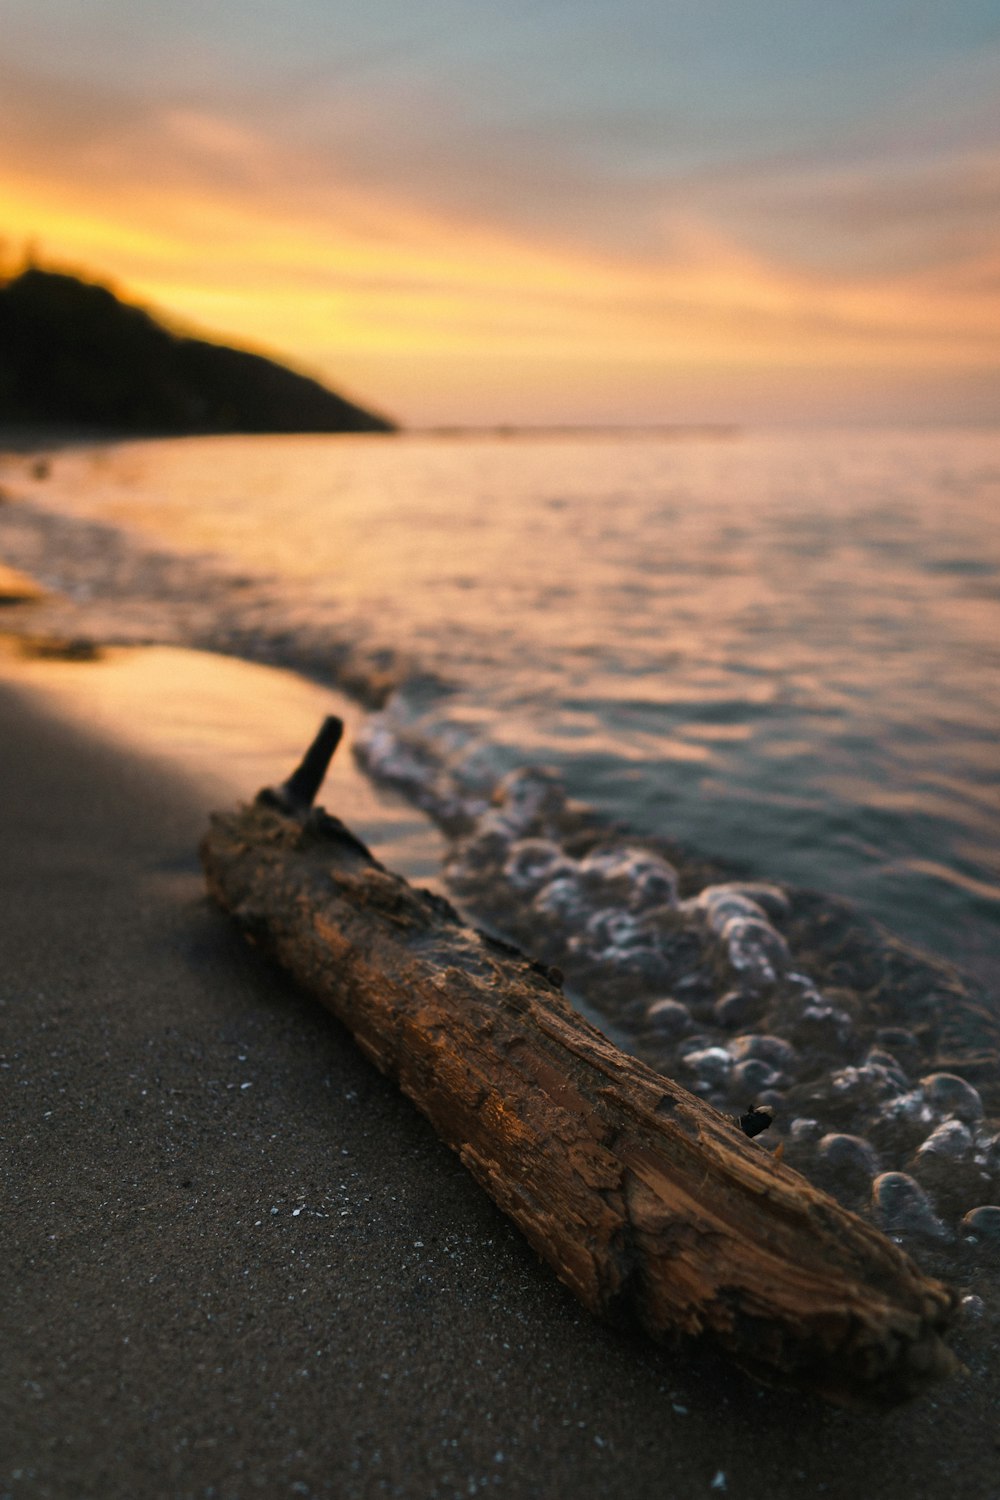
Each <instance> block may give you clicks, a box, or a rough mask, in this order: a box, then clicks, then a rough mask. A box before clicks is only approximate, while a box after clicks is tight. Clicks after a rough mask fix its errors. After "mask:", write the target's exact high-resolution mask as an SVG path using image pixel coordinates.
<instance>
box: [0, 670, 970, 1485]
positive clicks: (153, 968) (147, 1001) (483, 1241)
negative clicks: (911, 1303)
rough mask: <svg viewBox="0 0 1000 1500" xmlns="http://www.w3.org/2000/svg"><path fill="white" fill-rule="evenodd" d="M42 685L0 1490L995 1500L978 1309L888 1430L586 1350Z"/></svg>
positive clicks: (11, 735) (128, 769) (14, 817)
mask: <svg viewBox="0 0 1000 1500" xmlns="http://www.w3.org/2000/svg"><path fill="white" fill-rule="evenodd" d="M177 655H178V656H184V655H185V654H184V653H177ZM196 665H198V666H199V667H200V666H203V663H197V664H196ZM50 666H56V667H59V668H65V666H66V664H65V663H46V662H39V663H36V664H34V665H33V667H32V669H31V670H32V672H33V673H34V674H35V680H28V678H27V677H25V675H24V674H23V673H21V672H20V671H19V670H17V671H15V672H14V673H13V674H12V672H11V669H10V665H9V663H8V664H7V666H6V668H5V667H4V664H3V663H2V662H0V712H2V714H3V720H4V724H5V733H4V735H3V736H2V741H0V785H2V786H3V787H4V789H5V795H4V796H3V798H2V800H0V833H2V835H3V837H2V839H0V851H2V852H0V880H2V884H3V894H4V902H5V911H6V922H5V935H4V948H5V953H4V961H3V965H2V974H3V991H4V995H3V998H4V1000H5V1002H6V1003H5V1006H4V1008H3V1011H2V1014H3V1016H4V1028H5V1031H6V1033H7V1036H6V1051H7V1058H8V1060H9V1061H10V1063H11V1067H10V1070H9V1071H8V1072H7V1074H6V1076H7V1078H8V1080H9V1083H10V1085H11V1086H10V1088H9V1095H10V1098H11V1101H12V1107H11V1111H10V1115H11V1126H10V1141H11V1145H12V1148H13V1149H12V1152H11V1158H12V1159H11V1162H10V1165H9V1166H8V1168H7V1172H8V1173H9V1175H8V1180H7V1184H6V1186H7V1190H8V1200H9V1202H10V1204H11V1211H10V1213H9V1215H8V1217H7V1220H6V1226H5V1229H4V1237H5V1243H4V1254H5V1260H6V1263H7V1264H8V1265H9V1266H11V1267H12V1268H13V1274H12V1284H13V1289H14V1295H13V1297H11V1298H8V1312H7V1315H6V1317H7V1319H8V1326H7V1328H6V1335H5V1344H6V1348H7V1350H8V1351H9V1355H8V1363H9V1367H10V1374H11V1377H12V1379H11V1381H10V1383H9V1387H8V1389H9V1390H10V1392H11V1393H12V1400H11V1402H10V1404H9V1406H8V1409H7V1413H6V1416H5V1420H4V1427H5V1429H6V1432H7V1434H8V1437H7V1438H6V1440H5V1447H6V1449H7V1455H8V1456H7V1457H5V1458H4V1459H3V1461H2V1462H3V1465H4V1471H3V1478H2V1480H0V1494H2V1495H7V1494H9V1495H11V1496H12V1497H16V1496H21V1495H31V1496H38V1497H41V1496H46V1497H60V1500H61V1497H63V1496H65V1497H67V1500H69V1497H70V1496H79V1495H95V1496H97V1495H100V1496H101V1497H102V1500H104V1497H107V1500H117V1497H118V1496H119V1495H120V1496H122V1497H123V1500H124V1496H126V1495H128V1496H134V1495H145V1494H149V1495H154V1494H169V1495H171V1496H177V1497H187V1496H191V1497H194V1496H196V1495H198V1496H203V1495H208V1494H212V1495H214V1496H218V1497H234V1500H235V1497H242V1496H243V1495H249V1494H252V1493H260V1492H263V1493H269V1494H270V1493H273V1494H283V1493H293V1494H306V1495H331V1496H332V1495H337V1496H350V1497H353V1496H358V1497H361V1496H368V1495H376V1494H388V1495H398V1496H406V1497H414V1500H417V1497H425V1496H426V1497H431V1496H452V1495H455V1496H458V1495H467V1494H470V1493H481V1492H483V1491H484V1490H486V1491H488V1492H496V1493H497V1494H503V1495H509V1496H516V1497H521V1496H523V1497H525V1500H527V1497H529V1496H539V1495H541V1496H548V1495H552V1496H553V1497H554V1496H556V1495H558V1494H564V1493H566V1492H567V1490H570V1489H572V1490H573V1491H575V1492H577V1493H578V1494H579V1495H580V1497H581V1500H590V1497H594V1500H596V1497H598V1496H604V1495H607V1494H609V1493H631V1494H634V1495H636V1496H639V1497H645V1496H649V1497H650V1500H652V1497H653V1496H660V1495H662V1494H663V1493H664V1490H665V1489H666V1490H667V1492H670V1491H671V1490H673V1491H675V1492H677V1493H685V1494H688V1493H689V1494H693V1495H697V1494H705V1495H709V1494H712V1493H718V1492H720V1491H721V1490H722V1488H723V1486H724V1488H725V1491H726V1492H727V1493H729V1494H731V1495H734V1496H749V1497H753V1500H763V1497H764V1496H765V1495H768V1496H771V1497H774V1496H784V1495H788V1496H794V1495H807V1494H812V1493H815V1492H816V1491H817V1490H818V1489H819V1488H820V1486H823V1487H824V1489H823V1492H824V1493H825V1494H826V1495H828V1496H830V1497H831V1500H837V1497H841V1496H842V1497H843V1500H848V1497H850V1500H853V1497H854V1496H855V1495H856V1493H857V1492H858V1491H859V1489H860V1488H861V1487H863V1486H867V1487H872V1486H874V1487H875V1488H877V1489H878V1491H879V1492H880V1493H882V1494H885V1495H886V1496H889V1497H892V1500H903V1497H904V1496H905V1497H906V1500H910V1497H911V1496H912V1495H913V1494H914V1493H920V1494H924V1495H929V1496H933V1497H938V1496H940V1497H941V1500H944V1497H945V1496H948V1497H949V1500H950V1497H952V1496H956V1497H959V1500H987V1497H989V1496H993V1495H995V1493H996V1485H995V1474H996V1464H997V1453H998V1450H997V1448H996V1439H995V1432H996V1430H997V1426H998V1415H1000V1413H998V1400H1000V1398H998V1395H997V1387H996V1378H995V1377H996V1368H997V1366H996V1358H997V1356H996V1353H995V1347H992V1346H991V1345H992V1335H991V1334H990V1333H989V1331H988V1325H990V1324H992V1321H993V1318H994V1314H993V1311H992V1309H990V1308H988V1309H987V1310H986V1312H985V1313H984V1315H983V1318H984V1319H985V1322H984V1321H982V1320H981V1321H980V1322H978V1323H977V1322H976V1321H975V1320H973V1322H971V1323H969V1324H967V1325H966V1326H965V1327H964V1328H960V1329H959V1330H958V1332H957V1335H956V1338H955V1339H954V1340H953V1343H954V1345H955V1347H956V1348H957V1349H958V1351H959V1353H960V1356H961V1357H962V1358H963V1359H964V1361H965V1363H966V1365H967V1367H968V1370H967V1373H965V1374H961V1375H959V1376H957V1377H956V1378H954V1379H953V1380H951V1381H949V1382H947V1383H946V1384H944V1385H942V1386H941V1387H939V1388H938V1389H937V1390H936V1391H934V1392H932V1393H931V1394H930V1395H929V1396H928V1397H925V1398H923V1399H921V1400H919V1401H917V1402H915V1403H913V1404H911V1405H910V1406H908V1407H905V1408H901V1409H899V1410H897V1411H895V1412H892V1413H890V1414H889V1415H887V1416H882V1417H868V1416H854V1415H851V1414H849V1413H846V1412H841V1411H835V1410H832V1409H826V1408H823V1407H820V1406H818V1405H816V1404H814V1403H812V1402H808V1401H805V1400H804V1399H802V1398H799V1397H797V1396H795V1395H789V1394H785V1393H781V1392H776V1391H771V1390H766V1389H765V1388H764V1387H762V1386H759V1385H757V1384H756V1383H755V1382H753V1381H751V1380H750V1379H748V1378H747V1377H745V1376H743V1375H742V1374H740V1372H738V1371H737V1370H735V1369H734V1368H732V1367H731V1366H729V1365H727V1364H724V1363H722V1362H721V1361H719V1360H717V1359H715V1358H714V1357H712V1356H709V1355H707V1354H698V1353H696V1352H680V1353H676V1354H670V1353H668V1352H666V1351H658V1350H656V1349H655V1348H653V1347H652V1346H651V1345H649V1344H648V1343H646V1342H645V1341H643V1340H641V1339H639V1338H638V1336H633V1335H627V1334H620V1333H616V1332H614V1331H612V1330H607V1329H605V1328H603V1327H602V1326H601V1325H599V1324H596V1323H595V1322H593V1321H592V1320H591V1319H590V1318H589V1317H588V1316H587V1315H586V1314H585V1313H583V1312H581V1311H580V1310H579V1309H578V1308H577V1307H576V1305H575V1304H574V1303H573V1302H572V1300H571V1299H570V1297H569V1295H568V1294H567V1293H565V1292H564V1291H563V1289H562V1288H561V1287H560V1286H559V1285H558V1284H557V1283H556V1282H555V1281H554V1279H553V1278H552V1277H551V1275H550V1274H549V1273H548V1272H547V1271H546V1270H545V1268H544V1267H542V1266H541V1265H540V1263H538V1262H537V1260H536V1259H535V1257H534V1256H533V1255H532V1253H531V1252H530V1250H529V1249H528V1248H527V1246H526V1245H525V1244H524V1242H523V1241H522V1240H521V1239H520V1237H519V1236H518V1234H517V1233H516V1231H515V1230H514V1229H513V1228H512V1227H511V1226H510V1225H509V1224H508V1223H507V1221H506V1220H504V1219H503V1218H502V1217H501V1216H500V1214H499V1213H498V1212H497V1211H496V1210H495V1209H494V1208H493V1206H492V1205H491V1204H490V1203H489V1201H488V1199H486V1198H485V1196H484V1195H483V1194H482V1193H481V1192H480V1191H479V1189H478V1188H477V1187H476V1185H475V1184H474V1183H473V1181H472V1179H471V1178H469V1177H468V1176H467V1174H466V1173H465V1171H464V1169H463V1168H462V1167H461V1166H460V1164H459V1163H458V1162H457V1160H456V1159H455V1158H454V1157H453V1156H451V1154H450V1153H449V1152H448V1151H447V1150H446V1149H445V1148H444V1147H442V1146H441V1145H440V1143H439V1142H438V1141H437V1140H436V1138H435V1137H434V1136H433V1134H432V1133H431V1131H430V1129H429V1127H428V1126H427V1125H426V1124H425V1122H424V1121H423V1120H422V1119H421V1118H420V1116H419V1115H417V1113H416V1111H415V1110H413V1109H412V1107H411V1106H410V1105H409V1104H408V1103H407V1101H406V1100H405V1099H403V1098H402V1097H401V1096H400V1095H399V1094H398V1093H397V1092H396V1090H395V1089H394V1087H393V1086H392V1085H391V1084H389V1083H388V1082H387V1081H386V1080H385V1079H383V1078H381V1077H380V1075H378V1074H377V1073H376V1072H375V1071H374V1069H372V1068H371V1067H370V1065H369V1064H368V1063H367V1062H365V1060H364V1058H363V1057H362V1056H361V1054H360V1053H359V1052H358V1050H357V1048H356V1047H355V1046H354V1044H353V1042H351V1040H350V1038H349V1037H348V1036H347V1034H346V1033H345V1032H344V1031H343V1030H342V1029H341V1028H340V1027H339V1026H338V1025H337V1024H336V1023H335V1022H334V1021H333V1020H332V1019H331V1018H329V1017H328V1016H327V1015H326V1014H325V1013H324V1012H323V1011H322V1010H321V1009H320V1008H319V1007H318V1006H316V1005H315V1004H314V1003H312V1002H310V1001H308V1000H307V999H304V998H303V997H301V996H300V995H299V994H298V993H297V992H296V991H295V989H294V987H293V986H292V985H291V984H290V983H289V982H288V981H287V980H286V979H285V978H284V976H282V975H280V974H278V973H277V971H275V970H274V969H273V968H272V967H271V966H269V965H267V964H265V963H262V962H261V961H260V960H258V959H257V958H256V957H255V955H254V954H253V953H252V952H251V951H250V950H249V949H247V948H246V947H245V946H244V945H243V943H242V942H241V940H240V939H239V938H238V937H237V935H236V934H235V932H234V931H233V930H232V928H231V927H230V924H229V923H228V922H227V921H226V919H225V918H223V917H222V916H221V915H220V914H219V913H217V912H216V911H215V910H214V909H213V908H211V907H209V905H208V903H207V900H206V898H205V896H204V892H203V883H202V880H201V876H200V871H199V869H198V865H197V860H196V855H195V850H196V846H197V841H198V838H199V837H200V834H201V831H202V830H203V827H204V825H205V822H206V819H207V812H208V806H209V805H210V803H211V797H212V795H213V794H215V793H216V792H217V791H218V788H217V787H215V788H209V787H207V786H206V785H205V784H204V783H203V782H201V783H199V780H198V777H197V775H194V774H192V771H191V764H190V763H189V764H188V766H187V767H186V768H185V767H184V765H183V757H181V758H180V759H178V757H177V756H176V752H171V751H169V750H167V751H166V752H165V753H164V754H162V755H160V756H158V757H152V756H151V751H150V746H149V743H148V742H147V744H146V747H145V749H144V750H139V749H138V748H137V747H136V746H135V745H131V746H128V745H125V744H123V743H122V741H121V740H118V741H117V742H116V741H115V740H114V739H113V738H109V737H107V735H106V734H105V736H102V737H95V735H94V734H93V733H92V732H91V729H90V728H88V727H87V724H86V722H85V720H84V719H81V718H80V717H79V716H77V717H75V718H74V717H73V715H72V714H71V713H70V714H67V711H66V708H65V707H62V708H60V707H59V700H58V699H57V698H54V697H53V696H52V695H51V694H49V693H48V692H47V691H46V690H45V689H43V688H42V687H41V686H40V685H39V682H38V680H37V679H38V677H40V676H41V675H43V674H44V673H45V672H46V671H48V669H49V668H50ZM173 666H174V672H175V683H176V685H177V688H178V691H180V692H181V693H182V694H183V693H184V691H185V685H184V680H183V662H182V661H181V662H178V661H175V662H174V664H173ZM70 670H77V671H79V672H81V673H82V672H91V671H93V670H96V667H94V666H93V664H86V663H84V664H78V665H77V666H76V667H75V668H72V667H71V668H70ZM252 670H255V671H258V672H261V673H267V671H268V669H263V668H259V669H252ZM29 676H30V674H29ZM272 686H274V683H273V682H272ZM258 691H259V692H260V694H261V695H262V697H263V699H264V701H263V703H262V705H261V707H262V711H263V712H264V713H265V715H266V713H267V710H268V701H269V700H267V697H266V692H265V689H264V686H263V681H261V684H260V686H259V688H258ZM189 696H190V693H189ZM279 697H280V694H279ZM274 701H275V700H270V702H271V703H272V706H273V702H274ZM171 765H173V766H174V767H175V769H173V770H171V769H170V767H171ZM178 766H179V767H180V769H177V767H178ZM289 769H290V767H289V766H287V765H285V764H284V763H282V764H281V765H279V766H275V767H273V770H269V772H268V774H267V775H266V777H265V778H264V779H265V780H278V779H280V777H281V776H283V775H285V774H287V771H288V770H289ZM253 790H256V788H255V787H254V788H253ZM331 805H332V804H331ZM344 811H345V816H346V817H347V818H348V820H349V821H351V820H352V818H353V815H352V812H351V810H350V809H349V808H346V807H345V808H344ZM932 1412H933V1421H929V1420H928V1418H929V1416H930V1414H931V1413H932ZM719 1475H722V1482H721V1483H718V1482H717V1481H718V1477H719Z"/></svg>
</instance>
